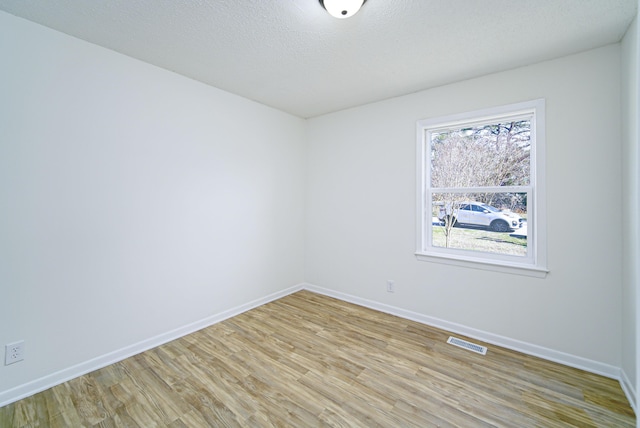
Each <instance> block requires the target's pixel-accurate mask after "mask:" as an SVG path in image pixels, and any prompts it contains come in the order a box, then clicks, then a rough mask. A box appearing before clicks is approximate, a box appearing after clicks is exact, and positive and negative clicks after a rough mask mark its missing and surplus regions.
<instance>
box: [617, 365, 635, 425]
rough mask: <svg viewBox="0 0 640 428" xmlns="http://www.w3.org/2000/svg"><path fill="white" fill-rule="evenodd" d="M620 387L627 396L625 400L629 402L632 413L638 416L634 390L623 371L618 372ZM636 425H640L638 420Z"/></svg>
mask: <svg viewBox="0 0 640 428" xmlns="http://www.w3.org/2000/svg"><path fill="white" fill-rule="evenodd" d="M620 386H621V387H622V390H623V391H624V393H625V395H626V396H627V399H628V400H629V403H630V404H631V407H632V408H633V411H634V412H635V413H636V416H639V415H638V410H640V409H638V402H637V401H636V400H637V396H636V390H635V387H634V385H633V383H631V381H630V380H629V377H628V376H627V373H626V372H625V371H624V370H620ZM638 423H639V424H640V420H638Z"/></svg>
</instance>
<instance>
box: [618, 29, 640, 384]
mask: <svg viewBox="0 0 640 428" xmlns="http://www.w3.org/2000/svg"><path fill="white" fill-rule="evenodd" d="M621 49H622V112H623V116H622V119H623V120H622V125H623V127H622V129H623V134H622V136H623V140H622V141H623V156H622V159H623V165H622V167H623V169H622V171H623V180H622V192H623V204H622V207H623V218H624V219H628V221H625V222H624V223H625V229H626V230H625V238H626V239H624V240H623V271H622V273H623V281H622V286H623V287H622V290H623V296H622V317H623V322H622V339H623V340H622V345H623V346H622V369H623V371H624V376H625V377H626V379H625V382H627V383H628V386H629V388H631V387H633V388H634V389H635V392H636V394H637V391H638V389H637V387H636V386H635V385H636V384H637V379H638V353H637V346H638V330H637V325H636V318H637V316H638V307H637V292H638V281H639V278H638V260H639V259H640V250H639V247H638V245H639V242H640V238H639V227H640V226H639V225H638V223H639V221H640V214H638V213H640V202H639V193H640V187H639V182H638V181H639V178H640V172H639V170H638V166H639V165H638V162H639V161H640V159H639V157H638V156H639V153H638V100H639V96H638V95H639V94H638V76H639V74H638V72H639V71H638V23H637V19H636V20H635V21H634V22H633V23H632V24H631V27H630V28H629V30H628V32H627V34H626V36H625V37H624V39H623V41H622V44H621Z"/></svg>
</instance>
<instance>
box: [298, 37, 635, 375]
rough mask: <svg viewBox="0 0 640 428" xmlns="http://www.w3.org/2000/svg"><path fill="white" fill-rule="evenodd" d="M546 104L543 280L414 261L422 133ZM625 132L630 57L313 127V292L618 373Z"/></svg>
mask: <svg viewBox="0 0 640 428" xmlns="http://www.w3.org/2000/svg"><path fill="white" fill-rule="evenodd" d="M434 66H437V64H434ZM537 98H545V99H546V121H547V122H546V123H547V132H546V141H547V163H546V167H547V183H548V189H547V195H548V198H547V206H548V207H549V209H548V211H549V212H548V244H549V245H548V260H549V263H548V266H549V269H550V273H549V274H548V276H547V277H546V279H537V278H530V277H524V276H517V275H510V274H499V273H494V272H488V271H484V270H473V269H467V268H462V267H454V266H448V265H443V264H435V263H427V262H419V261H417V260H416V259H415V257H414V251H415V247H414V243H415V233H416V231H415V224H416V221H415V218H414V217H415V204H416V201H415V144H416V142H415V124H416V121H417V120H418V119H424V118H429V117H436V116H442V115H448V114H454V113H461V112H465V111H472V110H476V109H481V108H486V107H490V106H497V105H504V104H509V103H515V102H521V101H525V100H532V99H537ZM620 129H621V121H620V46H619V45H612V46H608V47H604V48H601V49H597V50H593V51H589V52H585V53H582V54H579V55H575V56H570V57H565V58H561V59H558V60H555V61H550V62H545V63H541V64H537V65H533V66H529V67H524V68H520V69H516V70H512V71H507V72H504V73H498V74H492V75H489V76H486V77H482V78H478V79H473V80H469V81H463V82H459V83H456V84H452V85H449V86H444V87H440V88H436V89H432V90H427V91H423V92H419V93H416V94H412V95H409V96H404V97H399V98H395V99H392V100H388V101H384V102H379V103H376V104H371V105H366V106H362V107H358V108H354V109H350V110H346V111H342V112H338V113H335V114H330V115H326V116H323V117H319V118H315V119H311V120H310V121H309V137H308V139H309V148H308V150H309V153H308V156H309V161H308V164H309V168H308V193H307V225H306V247H307V251H306V265H305V277H306V280H307V282H309V283H311V284H314V285H315V286H318V287H324V288H327V289H330V290H332V291H334V292H336V293H343V294H344V295H349V296H355V297H357V298H358V299H366V300H369V301H371V302H375V303H379V304H384V305H390V306H391V307H394V308H399V309H401V310H403V311H411V312H413V313H416V314H422V315H425V316H428V317H433V318H435V319H440V320H444V321H446V322H449V323H458V324H460V325H463V326H466V327H469V328H472V329H477V330H479V331H482V332H489V333H491V334H493V335H499V336H503V337H506V338H509V339H513V340H515V341H522V342H524V343H526V344H532V345H535V346H537V347H542V348H545V349H551V350H554V352H560V353H566V354H568V355H570V356H575V357H578V359H584V360H585V361H588V362H595V363H596V366H597V365H602V367H606V368H609V369H611V371H615V370H616V369H615V368H616V367H620V362H621V333H620V332H621V315H620V312H621V265H622V264H621V257H622V245H621V239H622V232H623V230H622V226H621V221H620V220H621V215H620V212H619V210H617V209H616V207H620V205H621V202H622V201H621V172H620V170H621V168H620V167H621V142H620V141H621V132H620ZM387 279H392V280H395V281H396V292H395V293H393V294H391V293H387V292H386V280H387ZM605 371H606V370H605ZM610 374H612V373H610Z"/></svg>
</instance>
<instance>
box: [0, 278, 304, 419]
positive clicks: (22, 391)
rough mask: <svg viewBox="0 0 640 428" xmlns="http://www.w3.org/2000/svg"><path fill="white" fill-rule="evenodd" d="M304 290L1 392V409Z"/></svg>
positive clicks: (247, 305) (255, 303) (274, 296)
mask: <svg viewBox="0 0 640 428" xmlns="http://www.w3.org/2000/svg"><path fill="white" fill-rule="evenodd" d="M303 288H304V286H303V285H302V284H299V285H295V286H293V287H290V288H287V289H285V290H282V291H279V292H276V293H273V294H270V295H268V296H265V297H262V298H260V299H256V300H254V301H252V302H249V303H245V304H243V305H240V306H236V307H235V308H231V309H229V310H226V311H224V312H220V313H218V314H215V315H211V316H209V317H207V318H204V319H202V320H200V321H196V322H193V323H191V324H187V325H185V326H182V327H180V328H177V329H175V330H171V331H168V332H166V333H162V334H160V335H158V336H155V337H152V338H149V339H146V340H143V341H141V342H138V343H135V344H133V345H130V346H126V347H124V348H122V349H119V350H117V351H113V352H109V353H108V354H105V355H101V356H99V357H96V358H93V359H91V360H88V361H84V362H82V363H80V364H76V365H74V366H71V367H67V368H65V369H62V370H60V371H57V372H55V373H51V374H49V375H46V376H43V377H41V378H39V379H36V380H33V381H31V382H28V383H25V384H23V385H19V386H17V387H15V388H11V389H8V390H5V391H0V407H3V406H6V405H7V404H10V403H13V402H15V401H18V400H21V399H23V398H26V397H29V396H31V395H33V394H36V393H38V392H41V391H44V390H46V389H49V388H51V387H53V386H56V385H59V384H61V383H64V382H66V381H68V380H71V379H73V378H76V377H78V376H82V375H84V374H87V373H90V372H92V371H94V370H98V369H101V368H103V367H106V366H108V365H110V364H113V363H117V362H118V361H122V360H124V359H125V358H129V357H131V356H133V355H136V354H139V353H141V352H144V351H147V350H149V349H153V348H155V347H157V346H160V345H162V344H164V343H167V342H170V341H172V340H175V339H178V338H180V337H183V336H185V335H187V334H190V333H193V332H195V331H198V330H201V329H203V328H205V327H208V326H211V325H213V324H216V323H219V322H221V321H224V320H226V319H228V318H231V317H233V316H236V315H239V314H241V313H243V312H246V311H248V310H250V309H253V308H256V307H258V306H261V305H264V304H265V303H269V302H271V301H273V300H277V299H280V298H282V297H284V296H287V295H289V294H291V293H295V292H296V291H299V290H302V289H303Z"/></svg>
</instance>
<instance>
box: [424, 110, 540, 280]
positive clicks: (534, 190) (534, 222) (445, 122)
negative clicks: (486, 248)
mask: <svg viewBox="0 0 640 428" xmlns="http://www.w3.org/2000/svg"><path fill="white" fill-rule="evenodd" d="M531 114H532V115H533V117H532V126H531V134H532V144H531V164H530V174H531V175H530V183H529V185H528V186H526V187H527V188H528V189H527V190H526V191H527V192H530V195H531V196H530V197H531V198H532V199H531V201H532V202H533V203H532V204H531V208H530V209H529V207H527V232H528V237H527V239H528V243H527V252H528V255H527V257H525V259H521V258H518V259H516V258H515V257H512V256H507V255H499V254H498V255H495V254H487V253H481V252H477V253H474V252H471V251H465V250H457V249H452V248H439V247H432V246H431V245H430V244H429V241H428V239H430V237H431V233H432V232H431V229H430V228H431V226H432V225H431V222H427V218H429V219H430V218H431V216H430V215H429V216H427V215H426V212H427V209H429V210H430V208H431V204H430V203H429V204H427V200H426V199H427V196H430V195H431V193H432V192H431V187H430V186H429V185H428V184H427V182H428V181H427V179H428V178H429V174H430V168H429V165H428V164H427V158H428V157H427V156H426V150H427V149H429V146H430V142H429V141H428V138H427V135H428V134H429V131H435V130H439V129H440V130H441V129H445V128H452V127H456V126H460V125H465V126H467V125H471V124H479V123H486V122H490V121H494V120H500V119H504V118H509V119H511V118H514V117H517V116H519V115H531ZM545 159H546V144H545V100H544V99H537V100H532V101H525V102H521V103H516V104H509V105H503V106H499V107H491V108H487V109H482V110H476V111H471V112H465V113H460V114H454V115H448V116H441V117H434V118H429V119H423V120H419V121H418V122H417V124H416V170H417V173H416V252H415V255H416V258H417V260H419V261H427V262H435V263H440V264H447V265H454V266H463V267H468V268H476V269H484V270H491V271H496V272H503V273H511V274H518V275H526V276H533V277H538V278H544V277H545V276H546V274H547V273H548V269H547V251H546V250H547V241H546V236H547V234H546V229H547V225H546V177H545ZM491 189H492V190H496V189H498V188H491ZM500 189H501V190H502V189H504V190H507V189H510V188H507V187H504V188H500ZM528 200H529V199H528ZM429 212H431V211H429ZM504 256H507V257H504Z"/></svg>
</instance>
